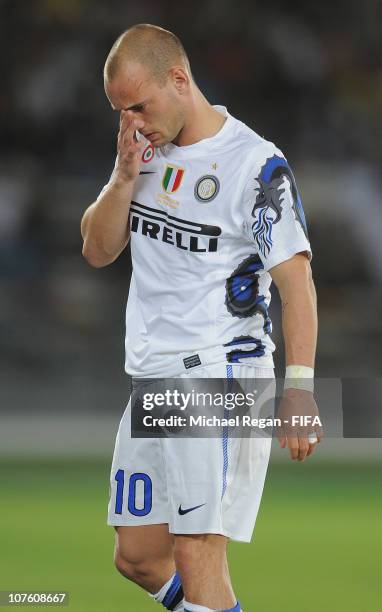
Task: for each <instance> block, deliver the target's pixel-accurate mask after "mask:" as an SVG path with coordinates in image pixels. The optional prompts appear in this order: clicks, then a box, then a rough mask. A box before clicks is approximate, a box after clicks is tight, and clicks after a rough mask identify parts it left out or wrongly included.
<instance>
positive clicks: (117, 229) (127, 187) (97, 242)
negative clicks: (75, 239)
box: [81, 111, 142, 268]
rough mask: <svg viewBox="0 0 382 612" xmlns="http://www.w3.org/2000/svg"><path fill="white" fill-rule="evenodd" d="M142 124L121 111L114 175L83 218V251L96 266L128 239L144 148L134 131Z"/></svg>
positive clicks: (106, 262) (110, 257)
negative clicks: (134, 192) (130, 216)
mask: <svg viewBox="0 0 382 612" xmlns="http://www.w3.org/2000/svg"><path fill="white" fill-rule="evenodd" d="M139 127H141V125H140V122H139V121H136V120H134V116H133V114H132V113H131V111H127V112H125V111H122V112H121V120H120V128H119V134H118V155H117V162H116V166H115V168H114V172H113V175H112V178H111V180H110V182H109V184H108V186H107V188H106V189H105V191H104V193H103V194H102V195H101V196H100V197H99V198H98V200H97V201H96V202H94V203H93V204H91V205H90V206H89V207H88V208H87V209H86V211H85V214H84V216H83V217H82V221H81V234H82V238H83V248H82V254H83V256H84V257H85V259H86V260H87V262H88V263H89V264H90V265H91V266H94V267H96V268H102V267H103V266H107V265H109V264H111V263H112V262H113V261H115V260H116V259H117V257H118V255H120V253H121V252H122V251H123V249H124V248H125V247H126V245H127V243H128V241H129V237H130V229H129V223H128V221H129V212H130V203H131V199H132V195H133V189H134V184H135V179H136V177H137V176H138V175H139V164H140V156H141V151H142V145H141V144H140V143H138V142H137V140H136V138H135V130H136V129H139Z"/></svg>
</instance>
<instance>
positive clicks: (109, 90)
mask: <svg viewBox="0 0 382 612" xmlns="http://www.w3.org/2000/svg"><path fill="white" fill-rule="evenodd" d="M154 90H155V83H154V81H153V79H152V77H150V75H149V74H148V73H147V71H146V70H145V69H144V68H143V67H142V66H139V65H137V64H134V65H130V64H129V65H125V66H123V67H121V69H120V70H119V71H118V72H117V74H116V75H115V76H114V78H113V79H112V80H111V81H107V82H105V92H106V95H107V97H108V98H109V100H110V102H111V104H112V105H113V106H114V107H115V108H127V107H128V106H133V105H134V104H139V103H141V102H143V100H144V99H145V98H147V97H149V96H150V95H152V94H153V92H154Z"/></svg>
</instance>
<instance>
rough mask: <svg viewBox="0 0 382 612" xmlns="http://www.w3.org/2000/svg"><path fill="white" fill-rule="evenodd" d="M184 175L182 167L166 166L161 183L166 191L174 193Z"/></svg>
mask: <svg viewBox="0 0 382 612" xmlns="http://www.w3.org/2000/svg"><path fill="white" fill-rule="evenodd" d="M183 175H184V169H183V168H178V167H176V166H166V170H165V171H164V175H163V179H162V185H163V189H164V190H165V191H166V192H167V193H174V192H175V191H176V190H177V189H179V187H180V184H181V182H182V178H183Z"/></svg>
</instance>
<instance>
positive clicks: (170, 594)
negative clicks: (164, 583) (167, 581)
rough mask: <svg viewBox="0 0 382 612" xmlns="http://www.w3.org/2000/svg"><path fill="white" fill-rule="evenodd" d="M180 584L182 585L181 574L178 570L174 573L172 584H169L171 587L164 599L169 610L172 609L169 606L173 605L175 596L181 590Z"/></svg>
mask: <svg viewBox="0 0 382 612" xmlns="http://www.w3.org/2000/svg"><path fill="white" fill-rule="evenodd" d="M180 586H181V582H180V576H179V574H178V572H176V573H175V575H174V578H173V581H172V583H171V585H170V586H169V589H168V591H167V593H166V595H165V596H164V598H163V601H162V605H163V606H164V607H165V608H167V609H168V610H171V608H170V607H169V606H171V604H172V602H173V601H174V597H175V595H176V594H177V592H178V591H179V588H180Z"/></svg>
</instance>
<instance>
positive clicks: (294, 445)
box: [288, 437, 299, 461]
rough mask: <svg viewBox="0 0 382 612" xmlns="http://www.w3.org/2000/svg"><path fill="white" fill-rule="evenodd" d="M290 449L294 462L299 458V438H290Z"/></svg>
mask: <svg viewBox="0 0 382 612" xmlns="http://www.w3.org/2000/svg"><path fill="white" fill-rule="evenodd" d="M288 447H289V452H290V458H291V459H292V460H293V461H294V460H295V459H297V458H298V452H299V444H298V438H297V437H288Z"/></svg>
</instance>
